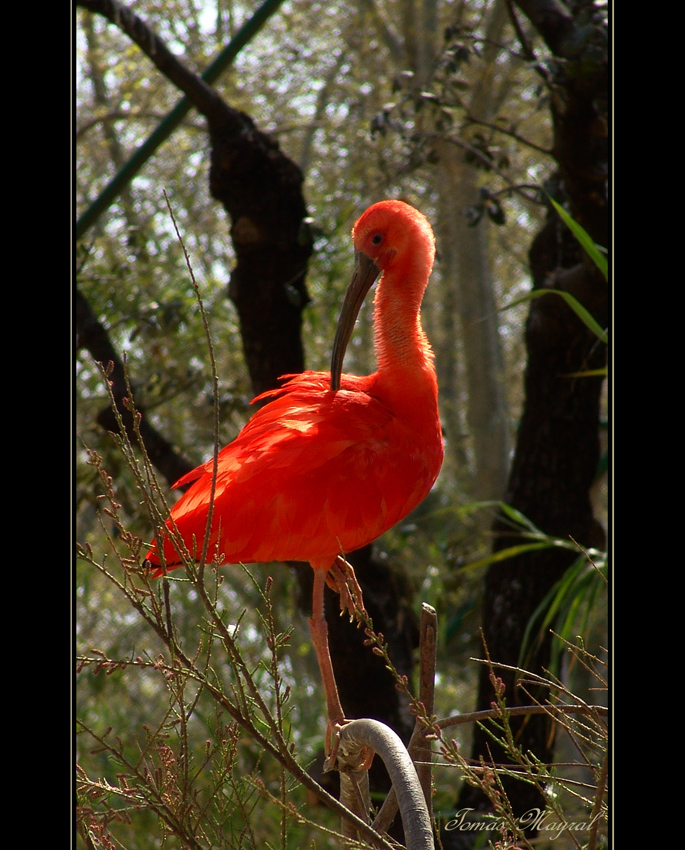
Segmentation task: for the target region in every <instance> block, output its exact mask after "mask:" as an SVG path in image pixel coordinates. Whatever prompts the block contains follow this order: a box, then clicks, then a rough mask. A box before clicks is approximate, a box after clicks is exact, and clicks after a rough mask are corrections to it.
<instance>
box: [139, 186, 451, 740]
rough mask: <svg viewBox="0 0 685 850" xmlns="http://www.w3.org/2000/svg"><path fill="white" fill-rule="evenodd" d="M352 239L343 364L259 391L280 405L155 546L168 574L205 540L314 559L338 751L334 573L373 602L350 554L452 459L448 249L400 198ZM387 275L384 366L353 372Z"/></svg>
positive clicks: (380, 350) (381, 326)
mask: <svg viewBox="0 0 685 850" xmlns="http://www.w3.org/2000/svg"><path fill="white" fill-rule="evenodd" d="M352 238H353V241H354V247H355V268H354V274H353V277H352V281H351V283H350V286H349V288H348V290H347V293H346V296H345V299H344V303H343V308H342V312H341V316H340V320H339V322H338V327H337V331H336V336H335V340H334V344H333V353H332V360H331V371H330V373H328V372H311V371H309V372H303V373H302V374H300V375H286V376H284V378H283V380H285V383H284V384H283V385H282V386H281V387H280V388H279V389H276V390H271V391H269V392H266V393H262V394H261V395H260V396H258V397H257V399H255V401H257V400H260V401H262V400H268V404H266V405H265V406H264V407H262V408H260V409H259V410H257V412H256V413H255V414H254V416H253V417H252V418H251V419H250V420H249V422H248V423H247V425H246V426H245V427H244V428H243V430H242V431H241V432H240V434H239V435H238V436H237V437H236V439H235V440H234V441H233V442H232V443H230V444H229V445H228V446H226V447H225V448H224V449H222V450H221V451H220V452H219V453H218V459H217V461H216V474H215V476H214V467H215V462H214V458H212V459H211V460H210V461H208V462H207V463H204V464H203V465H202V466H199V467H198V468H197V469H195V470H193V471H192V472H190V473H188V474H187V475H184V476H183V477H182V478H181V479H180V480H179V481H178V482H177V483H176V485H174V486H175V487H182V486H184V485H186V484H191V483H192V486H191V487H190V488H189V489H188V490H187V491H186V492H185V493H184V495H183V496H181V498H180V499H179V500H178V502H177V503H176V504H175V505H174V507H173V508H172V510H171V515H170V517H169V519H168V521H167V523H166V528H165V529H163V530H162V537H163V546H162V547H161V551H160V545H159V537H158V538H157V541H155V542H154V543H153V544H152V546H151V548H150V551H149V552H148V554H147V560H148V562H149V563H150V565H151V566H152V567H153V568H154V574H155V575H161V574H162V573H163V572H164V571H165V570H171V569H174V568H176V567H179V566H182V564H183V561H184V558H185V559H186V560H187V558H188V557H190V558H191V559H194V560H198V559H199V557H200V554H201V553H202V551H203V546H204V542H205V540H206V539H208V547H207V550H206V551H207V560H208V561H211V562H213V563H215V564H216V563H257V562H266V561H308V562H309V563H310V564H311V566H312V569H313V570H314V598H313V606H312V608H313V610H312V618H311V620H310V621H309V626H310V632H311V635H312V641H313V644H314V647H315V650H316V654H317V659H318V662H319V667H320V670H321V675H322V679H323V684H324V690H325V694H326V702H327V708H328V721H329V723H328V731H327V738H326V748H327V750H329V751H330V745H331V735H332V732H333V731H334V730H335V729H336V728H337V727H338V726H339V724H341V723H342V722H343V721H344V715H343V711H342V708H341V706H340V700H339V698H338V691H337V687H336V684H335V678H334V676H333V670H332V666H331V661H330V655H329V650H328V635H327V627H326V621H325V619H324V604H323V590H324V583H325V582H328V583H329V584H330V585H331V586H332V587H334V588H335V589H337V590H338V591H339V592H340V594H341V607H348V608H350V610H351V600H350V592H349V591H348V589H347V580H348V579H349V580H350V582H351V586H352V588H353V589H352V591H351V593H352V595H353V596H356V597H357V600H356V601H357V602H361V592H360V591H359V586H358V584H357V583H356V579H355V577H354V572H353V570H352V568H351V566H349V565H348V564H347V562H346V561H345V560H344V555H345V553H346V552H351V551H353V550H355V549H359V548H360V547H362V546H365V545H366V544H368V543H370V542H371V541H373V540H375V539H376V538H377V537H379V536H380V535H381V534H383V533H384V532H385V531H387V530H388V529H389V528H391V527H392V526H393V525H395V524H396V523H397V522H399V521H400V520H401V519H402V518H403V517H405V516H407V514H408V513H409V512H410V511H412V510H413V509H414V508H415V507H416V506H417V505H418V504H419V503H420V502H421V501H422V500H423V499H424V498H425V496H426V495H427V494H428V492H429V490H430V489H431V487H432V485H433V483H434V482H435V479H436V478H437V475H438V472H439V471H440V466H441V464H442V458H443V445H442V435H441V428H440V420H439V416H438V386H437V379H436V374H435V366H434V362H433V352H432V350H431V347H430V344H429V343H428V340H427V338H426V335H425V333H424V331H423V328H422V326H421V317H420V309H421V301H422V298H423V294H424V291H425V289H426V285H427V283H428V278H429V276H430V273H431V270H432V267H433V260H434V256H435V240H434V236H433V231H432V229H431V226H430V224H429V223H428V221H427V220H426V218H425V217H424V216H423V215H422V214H421V213H420V212H418V211H417V210H416V209H414V208H413V207H411V206H409V205H408V204H405V203H403V202H401V201H395V200H387V201H381V202H379V203H376V204H374V205H373V206H371V207H369V209H367V210H366V212H365V213H364V214H363V215H362V216H361V217H360V218H359V220H358V221H357V223H356V224H355V225H354V228H353V230H352ZM379 275H381V277H380V280H379V282H378V285H377V288H376V294H375V298H374V337H375V352H376V357H377V361H378V370H377V371H376V372H374V373H373V374H372V375H367V376H364V377H359V376H355V375H347V374H342V364H343V358H344V355H345V350H346V348H347V345H348V342H349V340H350V338H351V335H352V331H353V329H354V324H355V321H356V319H357V315H358V313H359V310H360V308H361V305H362V303H363V301H364V298H365V296H366V294H367V293H368V291H369V289H370V288H371V286H372V284H373V283H374V282H375V280H376V278H378V276H379ZM213 479H215V480H213ZM212 490H213V491H214V492H213V497H212ZM210 504H211V505H212V510H211V518H210ZM208 521H209V522H210V527H209V529H207V525H208ZM206 535H208V537H206Z"/></svg>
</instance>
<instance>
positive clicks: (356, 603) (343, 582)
mask: <svg viewBox="0 0 685 850" xmlns="http://www.w3.org/2000/svg"><path fill="white" fill-rule="evenodd" d="M326 584H328V586H329V587H330V588H331V590H334V591H335V592H336V593H338V594H339V595H340V613H341V615H342V614H344V613H348V614H349V615H350V622H352V621H353V620H354V619H357V621H358V622H359V623H361V622H362V620H361V618H360V616H359V614H360V613H361V614H362V615H366V608H364V598H363V595H362V589H361V587H360V586H359V582H358V581H357V576H356V575H355V572H354V568H353V566H352V564H350V563H348V562H347V561H346V560H345V559H344V558H343V557H342V556H341V555H338V557H337V558H336V559H335V561H334V562H333V566H332V567H331V568H330V570H329V571H328V573H327V575H326Z"/></svg>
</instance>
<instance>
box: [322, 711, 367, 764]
mask: <svg viewBox="0 0 685 850" xmlns="http://www.w3.org/2000/svg"><path fill="white" fill-rule="evenodd" d="M349 722H350V721H349V720H342V721H339V722H335V721H331V720H329V721H328V725H327V727H326V745H325V748H326V752H327V753H328V755H327V756H326V759H325V761H324V763H323V769H324V773H328V771H329V770H338V771H341V772H342V771H352V770H368V769H369V768H370V767H371V764H372V762H373V757H374V756H375V755H376V753H375V752H374V751H373V750H372V749H371V747H362V748H361V749H356V748H355V749H354V751H352V752H345V753H342V752H341V751H340V733H341V732H342V730H343V729H344V727H345V726H346V725H347V724H348V723H349Z"/></svg>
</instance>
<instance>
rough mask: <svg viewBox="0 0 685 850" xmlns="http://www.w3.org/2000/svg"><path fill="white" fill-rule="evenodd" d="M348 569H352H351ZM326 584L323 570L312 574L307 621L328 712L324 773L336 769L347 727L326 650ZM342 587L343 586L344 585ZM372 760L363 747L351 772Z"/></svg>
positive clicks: (364, 766)
mask: <svg viewBox="0 0 685 850" xmlns="http://www.w3.org/2000/svg"><path fill="white" fill-rule="evenodd" d="M343 563H345V562H343ZM348 566H349V565H348ZM350 569H352V568H351V567H350ZM352 575H353V576H354V571H352ZM327 580H328V577H327V571H326V570H321V569H315V570H314V593H313V598H312V616H311V619H310V620H309V632H310V634H311V636H312V643H313V644H314V651H315V652H316V658H317V661H318V662H319V670H320V671H321V680H322V682H323V689H324V694H325V695H326V710H327V712H328V721H327V724H326V738H325V741H324V750H325V752H326V760H325V762H324V770H331V769H332V768H333V767H334V766H335V763H336V759H337V754H338V744H339V742H340V734H339V733H340V729H341V728H342V726H343V725H344V724H345V723H347V721H346V720H345V715H344V714H343V710H342V705H341V703H340V696H339V695H338V686H337V684H336V681H335V674H334V673H333V664H332V662H331V654H330V651H329V649H328V625H327V623H326V616H325V610H324V596H323V591H324V586H325V584H326V582H327ZM356 582H357V580H356V578H354V583H355V584H356ZM343 584H345V583H344V582H343ZM356 586H357V589H359V585H358V584H357V585H356ZM345 588H346V590H347V585H346V584H345ZM348 594H349V591H348ZM348 598H349V596H348ZM358 598H359V599H361V590H359V597H358ZM341 601H342V599H341ZM373 756H374V752H373V750H370V749H369V748H368V747H364V748H363V749H362V752H361V754H360V764H358V765H356V766H355V768H354V769H356V770H368V769H369V767H371V762H372V761H373ZM348 769H349V768H348Z"/></svg>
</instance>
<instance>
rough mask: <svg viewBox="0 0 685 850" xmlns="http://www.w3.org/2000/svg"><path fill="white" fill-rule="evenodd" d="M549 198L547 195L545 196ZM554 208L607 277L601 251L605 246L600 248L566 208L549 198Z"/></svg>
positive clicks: (607, 269)
mask: <svg viewBox="0 0 685 850" xmlns="http://www.w3.org/2000/svg"><path fill="white" fill-rule="evenodd" d="M547 197H548V198H549V195H548V196H547ZM549 200H550V202H551V204H552V206H553V207H554V209H555V210H556V211H557V213H559V218H561V220H562V221H563V222H564V224H565V225H566V226H567V227H568V229H569V230H570V231H571V233H573V235H574V236H575V237H576V239H577V240H578V242H580V244H581V246H582V248H583V250H584V251H585V252H586V253H587V255H588V256H589V257H590V259H591V260H592V261H593V262H594V264H595V265H596V266H597V268H598V269H599V270H600V271H601V272H602V274H603V275H604V279H605V280H607V278H608V277H609V265H608V263H607V258H606V257H605V256H604V254H603V253H602V251H606V249H605V248H600V247H599V246H598V245H595V243H594V242H593V240H592V238H591V237H590V234H589V233H588V232H587V231H586V230H585V229H584V228H583V227H581V226H580V225H579V224H578V222H577V221H576V220H575V219H573V218H571V216H570V215H569V214H568V213H567V212H566V210H565V209H564V208H563V207H562V206H560V205H559V204H558V203H557V202H556V201H555V200H554V198H549Z"/></svg>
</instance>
